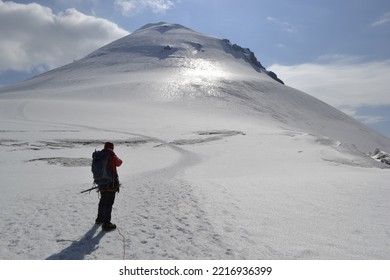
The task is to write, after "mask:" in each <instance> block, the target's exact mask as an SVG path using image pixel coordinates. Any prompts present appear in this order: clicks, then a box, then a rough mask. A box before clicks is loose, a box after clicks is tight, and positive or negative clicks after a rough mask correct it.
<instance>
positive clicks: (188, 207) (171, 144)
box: [0, 23, 390, 259]
mask: <svg viewBox="0 0 390 280" xmlns="http://www.w3.org/2000/svg"><path fill="white" fill-rule="evenodd" d="M0 108H1V111H0V115H1V121H0V124H1V129H0V133H1V135H0V149H1V150H2V154H4V156H3V157H2V159H1V160H0V170H1V173H2V174H7V176H5V178H3V180H4V182H2V188H3V193H4V195H3V196H1V198H0V202H1V203H0V205H1V206H0V207H1V211H2V213H3V216H4V217H5V218H4V224H5V227H3V228H2V229H1V236H2V238H1V248H2V249H1V251H0V258H11V259H14V258H27V259H35V258H38V259H41V258H51V259H53V258H54V259H58V258H82V259H84V258H88V259H96V258H98V259H100V258H109V259H115V258H122V257H125V258H133V259H136V258H141V259H149V258H157V259H158V258H184V259H187V258H190V259H193V258H200V259H204V258H222V259H225V258H240V259H241V258H251V259H258V258H270V259H295V258H306V259H307V258H308V259H313V258H314V259H316V258H317V259H323V258H326V259H329V258H337V259H340V258H342V259H344V258H347V259H348V258H352V259H359V258H364V259H367V258H368V259H372V258H389V257H390V255H389V252H390V247H389V243H388V242H387V240H388V237H389V232H390V225H389V222H388V221H390V219H389V213H390V211H389V210H390V208H389V207H390V206H389V204H388V200H389V198H390V190H389V188H388V187H387V186H388V181H389V179H390V175H389V170H388V169H387V167H388V165H386V164H384V163H381V162H378V161H377V160H375V159H373V158H371V156H370V155H369V152H371V151H374V149H379V150H381V151H390V140H389V139H388V138H386V137H384V136H382V135H381V134H379V133H377V132H375V131H373V130H372V129H370V128H368V127H367V126H365V125H363V124H361V123H359V122H357V121H356V120H354V119H352V118H351V117H349V116H347V115H345V114H344V113H342V112H340V111H339V110H337V109H335V108H333V107H331V106H329V105H327V104H325V103H324V102H322V101H320V100H318V99H316V98H314V97H312V96H310V95H308V94H305V93H303V92H300V91H298V90H296V89H293V88H291V87H288V86H286V85H284V84H283V82H282V81H281V80H280V79H279V78H278V77H277V76H276V74H275V73H272V72H269V71H267V70H266V69H265V68H264V67H263V66H262V65H261V63H260V62H259V61H258V59H257V58H256V56H255V55H254V54H253V53H252V52H251V51H250V50H249V49H245V48H242V47H240V46H237V45H235V44H233V43H231V42H230V41H229V40H226V39H219V38H215V37H212V36H208V35H205V34H201V33H198V32H195V31H193V30H191V29H188V28H185V27H183V26H181V25H178V24H169V23H158V24H148V25H146V26H144V27H142V28H140V29H139V30H137V31H135V32H134V33H132V34H130V35H128V36H126V37H124V38H122V39H119V40H117V41H115V42H112V43H111V44H108V45H106V46H104V47H102V48H100V49H98V50H96V51H95V52H93V53H91V54H90V55H88V56H86V57H84V58H82V59H80V60H78V61H74V62H73V63H71V64H68V65H65V66H63V67H60V68H57V69H54V70H52V71H49V72H47V73H44V74H42V75H40V76H37V77H34V78H32V79H30V80H28V81H25V82H23V83H21V84H19V85H16V86H12V87H7V88H1V89H0ZM107 140H112V141H114V143H115V144H116V148H115V150H116V152H117V154H118V155H119V157H121V158H122V159H123V160H124V165H123V167H121V169H120V170H119V172H120V175H121V181H122V184H123V186H124V188H123V190H122V191H121V193H120V194H119V195H118V196H117V201H116V203H115V207H116V211H115V213H114V214H113V216H114V219H115V221H114V222H116V223H117V225H118V227H119V229H120V231H121V232H122V233H123V236H124V237H125V238H124V239H123V244H122V241H120V240H121V239H120V238H122V237H120V238H119V237H118V234H117V233H110V234H103V233H101V232H100V231H99V230H98V227H96V226H94V225H93V221H94V218H95V214H96V213H95V210H96V203H97V201H96V200H97V199H96V196H95V195H89V196H88V195H79V194H78V191H81V190H82V189H86V188H88V187H89V186H90V182H91V173H90V170H89V168H90V167H89V166H90V154H91V152H92V151H93V150H94V149H100V148H101V145H102V143H103V142H105V141H107ZM123 247H125V248H127V250H126V251H125V252H124V253H123V255H122V254H121V253H118V252H122V248H123ZM126 252H127V253H126Z"/></svg>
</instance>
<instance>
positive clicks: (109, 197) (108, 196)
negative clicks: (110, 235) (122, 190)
mask: <svg viewBox="0 0 390 280" xmlns="http://www.w3.org/2000/svg"><path fill="white" fill-rule="evenodd" d="M114 201H115V192H107V191H106V192H100V201H99V208H98V216H97V218H98V220H100V221H103V224H108V223H110V222H111V211H112V205H113V204H114Z"/></svg>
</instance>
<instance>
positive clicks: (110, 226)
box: [102, 223, 116, 231]
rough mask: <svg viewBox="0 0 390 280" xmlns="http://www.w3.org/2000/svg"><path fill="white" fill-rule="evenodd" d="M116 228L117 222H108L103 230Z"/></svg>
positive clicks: (103, 226)
mask: <svg viewBox="0 0 390 280" xmlns="http://www.w3.org/2000/svg"><path fill="white" fill-rule="evenodd" d="M114 229H116V225H115V224H112V223H108V224H103V225H102V230H104V231H111V230H114Z"/></svg>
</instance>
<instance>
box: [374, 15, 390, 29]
mask: <svg viewBox="0 0 390 280" xmlns="http://www.w3.org/2000/svg"><path fill="white" fill-rule="evenodd" d="M389 22H390V12H387V13H385V14H384V15H383V16H381V17H380V18H378V19H377V20H376V21H374V22H373V23H372V24H371V26H372V27H375V26H379V25H384V24H386V23H389Z"/></svg>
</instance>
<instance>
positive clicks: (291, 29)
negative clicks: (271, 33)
mask: <svg viewBox="0 0 390 280" xmlns="http://www.w3.org/2000/svg"><path fill="white" fill-rule="evenodd" d="M267 21H269V22H272V23H275V24H277V25H279V26H280V27H281V28H282V29H283V30H284V31H286V32H287V33H296V32H297V31H298V30H297V28H296V27H295V26H294V25H292V24H291V23H289V22H286V21H282V20H279V19H277V18H274V17H267Z"/></svg>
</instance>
